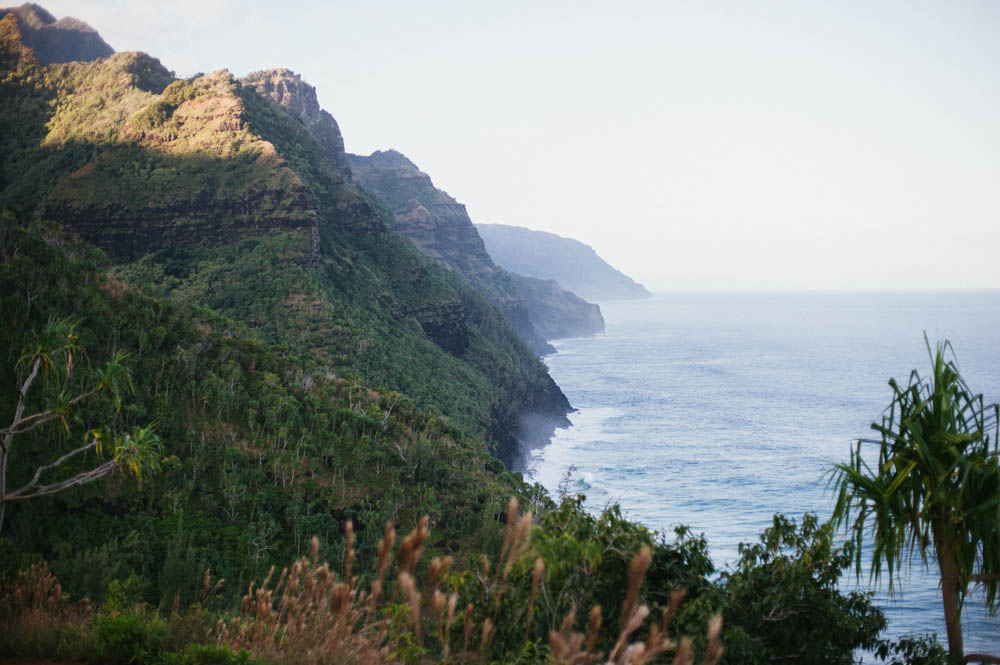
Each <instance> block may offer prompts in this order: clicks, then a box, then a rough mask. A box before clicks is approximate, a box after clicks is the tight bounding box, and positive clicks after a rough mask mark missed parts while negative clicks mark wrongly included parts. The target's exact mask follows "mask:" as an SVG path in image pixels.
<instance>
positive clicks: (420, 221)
mask: <svg viewBox="0 0 1000 665" xmlns="http://www.w3.org/2000/svg"><path fill="white" fill-rule="evenodd" d="M348 161H349V163H350V165H351V170H352V172H353V174H354V179H355V181H356V182H358V183H359V184H360V185H362V186H363V187H365V188H367V189H369V190H370V191H372V192H373V193H374V194H376V195H377V196H378V197H379V198H380V199H382V200H383V201H384V202H385V203H386V204H387V205H388V206H389V207H390V209H391V210H392V212H393V214H394V216H395V222H396V228H397V230H398V231H399V232H400V233H402V234H403V235H404V236H406V237H407V238H409V239H410V241H411V242H413V244H414V245H416V246H417V248H418V249H419V250H420V251H421V252H423V253H424V255H425V256H427V257H429V258H431V259H433V260H434V261H435V262H437V263H438V264H440V265H442V266H445V267H447V268H449V269H451V270H454V271H456V272H457V273H459V274H460V275H462V276H463V277H465V278H466V279H467V280H469V282H470V283H471V284H472V285H473V286H474V287H475V288H476V289H478V290H479V291H480V292H481V293H482V294H483V295H485V296H486V297H487V298H488V299H489V300H490V301H491V302H493V303H494V304H495V305H496V306H497V307H498V308H499V309H500V310H501V311H502V312H503V313H504V314H505V315H506V316H507V318H508V320H509V321H510V322H511V325H513V326H514V329H515V330H517V331H518V334H520V335H521V337H522V338H523V339H524V340H525V341H526V342H528V344H529V346H531V347H532V348H534V349H536V350H537V351H538V352H539V353H548V352H551V351H552V347H551V346H550V345H548V344H547V343H546V342H545V341H544V340H546V339H554V338H556V337H571V336H583V335H592V334H594V333H595V332H601V331H603V330H604V323H603V319H601V317H600V312H599V311H597V317H596V319H595V318H594V316H593V314H594V309H595V307H596V306H594V305H590V304H588V303H585V302H583V301H582V300H580V299H579V298H575V297H569V296H572V294H567V293H566V292H565V291H562V290H561V289H560V290H559V292H556V291H552V290H551V289H550V290H548V291H546V290H545V289H538V288H535V286H534V285H532V286H531V288H522V285H527V283H526V282H523V280H518V279H517V276H516V275H512V274H510V273H508V272H506V271H505V270H503V269H502V268H500V267H499V266H497V265H496V264H495V263H494V262H493V260H492V259H491V258H490V256H489V254H488V253H487V252H486V247H485V246H484V244H483V241H482V238H480V237H479V234H478V233H477V232H476V229H475V227H474V226H473V224H472V221H471V220H470V219H469V214H468V212H466V209H465V206H464V205H462V204H461V203H459V202H458V201H456V200H455V199H453V198H452V197H451V196H449V195H448V194H447V193H446V192H444V191H442V190H440V189H437V188H436V187H435V186H434V184H433V182H432V181H431V178H430V176H428V175H427V174H426V173H424V172H422V171H421V170H420V169H419V168H417V166H416V164H414V163H413V162H411V161H410V160H409V159H407V158H406V157H405V156H404V155H402V154H401V153H399V152H396V151H395V150H387V151H384V152H382V151H378V152H375V153H372V154H371V155H369V156H367V157H363V156H358V155H348ZM542 294H544V298H539V297H538V296H540V295H542ZM595 321H600V324H599V325H595ZM540 324H541V325H540ZM581 324H582V325H581ZM550 333H553V334H550Z"/></svg>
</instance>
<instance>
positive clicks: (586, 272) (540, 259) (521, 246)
mask: <svg viewBox="0 0 1000 665" xmlns="http://www.w3.org/2000/svg"><path fill="white" fill-rule="evenodd" d="M476 229H477V230H478V231H479V235H480V236H481V237H482V239H483V242H485V243H486V251H488V252H489V253H490V256H491V257H493V260H494V261H496V262H497V264H498V265H500V266H503V268H504V269H505V270H509V271H511V272H513V273H517V274H519V275H527V276H528V277H535V278H537V279H555V280H557V281H558V282H559V284H560V285H562V286H563V288H566V289H569V290H570V291H572V292H573V293H575V294H577V295H578V296H580V297H581V298H585V299H587V300H590V301H594V302H601V301H603V300H630V299H634V298H648V297H650V293H649V291H647V290H646V289H645V287H643V286H642V284H639V283H637V282H635V281H634V280H632V279H631V278H630V277H628V276H627V275H625V274H623V273H621V272H620V271H618V270H616V269H614V268H612V267H611V266H610V265H608V264H607V262H605V261H604V259H602V258H601V257H599V256H598V255H597V252H595V251H594V249H593V248H592V247H590V246H589V245H585V244H583V243H582V242H580V241H578V240H573V239H572V238H564V237H562V236H558V235H556V234H554V233H546V232H544V231H532V230H531V229H526V228H523V227H520V226H506V225H503V224H477V225H476Z"/></svg>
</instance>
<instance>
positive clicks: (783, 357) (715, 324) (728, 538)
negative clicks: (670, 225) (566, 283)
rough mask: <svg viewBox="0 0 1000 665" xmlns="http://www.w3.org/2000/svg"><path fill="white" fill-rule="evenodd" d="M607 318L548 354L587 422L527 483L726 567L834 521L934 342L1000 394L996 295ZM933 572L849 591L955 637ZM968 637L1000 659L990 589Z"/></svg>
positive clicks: (540, 458) (781, 299)
mask: <svg viewBox="0 0 1000 665" xmlns="http://www.w3.org/2000/svg"><path fill="white" fill-rule="evenodd" d="M601 309H602V311H603V313H604V318H605V321H606V327H607V332H606V333H605V334H604V335H601V336H598V337H594V338H585V339H568V340H561V341H557V342H556V343H555V346H556V348H557V349H558V353H557V354H554V355H551V356H548V357H547V358H546V359H545V361H546V363H547V364H548V366H549V369H550V372H551V374H552V376H553V377H554V378H555V380H556V382H557V383H558V384H559V385H560V386H561V387H562V389H563V391H564V392H565V393H566V395H567V396H568V397H569V400H570V402H571V403H572V404H573V406H574V407H576V408H577V409H578V411H577V412H576V413H573V414H571V415H570V420H571V422H572V427H570V428H568V429H563V430H558V431H557V433H556V435H555V436H554V437H553V439H552V441H551V443H550V444H549V445H548V446H546V447H545V448H542V449H539V450H536V451H534V453H533V455H532V457H531V459H530V460H529V462H528V475H530V476H531V477H532V478H533V479H534V480H536V481H538V482H540V483H542V484H543V485H544V486H545V487H547V488H548V489H549V490H550V491H551V492H553V493H555V492H556V491H557V488H558V486H559V484H560V481H563V482H564V483H565V482H568V485H567V489H568V491H569V492H570V493H571V494H575V493H582V494H585V495H586V496H587V505H588V507H589V508H591V509H593V510H595V511H599V510H600V509H601V508H603V507H604V506H605V505H607V504H610V503H619V504H620V505H621V506H622V508H623V509H624V510H625V512H626V513H627V514H628V516H629V517H630V518H632V519H634V520H637V521H639V522H641V523H643V524H645V525H647V526H649V527H650V528H653V529H657V530H662V531H666V532H667V533H668V534H669V533H670V532H671V530H672V528H673V527H674V526H676V525H688V526H690V527H691V528H692V530H693V531H694V532H695V533H703V534H704V535H705V537H706V538H707V540H708V543H709V546H710V551H711V554H712V559H713V561H714V562H715V565H716V568H717V569H719V570H725V568H726V566H727V565H731V564H733V563H735V561H736V559H737V548H738V545H739V543H741V542H755V541H756V540H757V538H758V536H759V534H760V533H761V532H762V531H763V530H764V529H765V528H766V527H768V526H769V525H770V523H771V520H772V516H773V515H774V513H776V512H780V513H784V514H786V515H787V516H789V517H796V518H797V519H801V516H802V514H803V513H805V512H815V513H817V514H818V515H819V516H820V517H821V518H822V519H827V518H829V516H830V514H831V512H832V509H833V504H834V497H833V491H832V490H831V489H829V488H828V485H827V473H828V471H829V469H830V467H831V466H832V465H833V464H835V463H837V462H846V461H848V460H849V456H850V449H851V446H852V442H853V441H855V440H856V439H858V438H864V437H870V436H871V435H872V434H874V433H873V432H871V430H870V425H871V423H872V422H874V421H877V420H879V417H880V415H881V413H882V410H883V409H884V408H885V407H886V406H887V405H888V404H889V402H890V400H891V398H892V392H891V389H890V388H889V386H888V384H887V382H888V380H889V378H890V377H896V378H897V379H899V380H900V382H904V383H905V381H906V380H907V378H908V377H909V374H910V372H911V371H912V370H913V369H918V370H920V371H921V373H922V374H926V373H927V372H928V371H929V368H930V360H929V358H928V353H927V347H926V345H925V342H924V332H925V331H926V333H927V336H928V337H929V338H930V340H931V343H932V344H933V343H934V342H935V341H936V340H938V339H945V338H947V339H948V340H950V341H951V342H952V345H953V346H954V349H955V352H956V357H957V360H958V366H959V369H960V371H961V372H962V375H963V377H964V378H965V380H966V382H967V383H968V384H969V386H970V387H971V388H972V389H973V390H975V391H977V392H981V393H983V394H984V396H985V398H986V400H987V402H995V401H1000V292H997V291H980V292H951V291H949V292H892V293H889V292H885V293H837V292H813V293H667V294H658V295H657V296H655V297H654V298H652V299H648V300H636V301H624V302H609V303H602V304H601ZM998 528H1000V525H998ZM844 537H845V538H846V535H845V536H844ZM931 565H932V569H931V570H929V571H925V570H924V568H923V564H921V563H920V560H919V558H917V559H916V561H915V563H914V564H913V565H912V568H911V570H910V571H909V572H906V573H904V576H903V579H902V585H901V587H900V589H898V590H896V592H895V594H894V596H893V597H892V598H889V597H888V596H887V593H886V592H887V588H886V584H885V582H882V583H881V584H880V585H878V586H869V581H868V578H867V576H863V577H862V579H861V581H860V584H859V583H858V582H857V581H856V580H855V577H854V574H853V571H852V572H851V573H850V574H849V575H847V576H845V578H844V585H845V586H851V587H853V586H854V585H855V584H859V585H860V586H861V587H862V588H871V589H872V590H873V591H876V592H877V599H878V603H879V604H880V605H881V606H883V607H884V609H885V610H886V614H887V616H888V618H889V630H888V635H890V636H894V637H895V636H899V635H904V634H915V633H925V632H936V633H938V636H939V639H940V640H941V642H942V643H945V641H946V640H945V637H944V635H945V631H944V621H943V614H942V610H941V600H940V595H939V590H938V587H937V571H936V567H934V564H933V563H932V564H931ZM963 627H964V630H965V642H966V649H967V650H968V651H970V652H971V651H987V652H992V651H997V650H998V646H1000V621H998V620H997V618H995V617H989V616H987V614H986V612H985V611H984V609H983V602H982V597H981V596H980V595H978V594H976V593H973V594H972V595H971V596H970V597H969V598H968V599H967V601H966V606H965V612H964V619H963Z"/></svg>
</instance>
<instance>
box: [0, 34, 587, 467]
mask: <svg viewBox="0 0 1000 665" xmlns="http://www.w3.org/2000/svg"><path fill="white" fill-rule="evenodd" d="M0 23H2V24H3V35H4V39H3V42H2V43H0V57H2V58H3V59H4V62H5V63H10V64H9V65H8V69H9V70H10V72H9V75H8V76H7V77H6V79H5V80H4V81H3V82H2V83H0V85H2V92H3V95H2V101H0V126H2V127H3V128H4V129H5V130H7V131H4V132H3V133H2V136H0V144H2V147H3V149H4V150H5V153H6V154H7V155H8V157H9V158H8V159H6V160H5V162H4V165H3V167H2V170H0V205H12V206H15V207H18V208H21V209H23V210H26V211H28V212H31V211H36V212H38V213H40V214H41V215H42V217H43V218H44V219H46V220H49V221H54V222H58V223H60V224H63V225H65V226H66V227H67V228H68V229H70V230H72V231H74V232H75V233H78V234H79V235H80V236H81V237H82V238H84V239H86V240H88V241H91V242H95V243H96V244H98V245H99V246H101V247H102V248H103V249H105V251H107V253H108V255H109V256H110V257H111V258H112V259H113V260H114V261H116V262H117V263H118V266H116V268H115V271H116V274H117V275H118V276H119V277H120V278H123V279H125V280H126V281H129V282H130V283H132V284H134V285H135V286H138V287H140V288H142V289H145V290H148V291H150V292H151V293H153V294H155V295H158V296H161V297H170V298H183V299H188V300H192V301H194V302H198V303H200V304H203V305H205V306H208V307H210V308H212V309H214V310H216V311H217V312H219V313H220V314H223V315H225V316H228V317H230V318H232V319H234V320H237V321H240V322H242V323H243V324H244V325H246V326H247V327H248V329H249V330H251V331H252V332H253V334H254V335H256V336H258V337H259V338H260V339H262V340H264V341H266V342H268V343H273V344H294V345H295V346H296V347H299V348H302V349H304V350H306V351H308V352H310V353H313V354H315V355H316V356H317V357H318V358H320V359H322V360H323V362H325V363H327V364H328V366H329V367H330V369H331V371H334V372H336V373H337V374H339V375H344V374H348V373H350V372H360V373H361V375H362V376H363V377H365V378H366V379H367V380H369V381H370V382H372V383H373V384H374V385H376V386H380V387H385V388H387V389H391V390H396V391H400V392H402V393H404V394H407V395H408V396H410V397H411V398H413V399H414V400H415V402H416V403H417V405H418V406H420V407H422V408H433V409H436V410H437V411H438V412H439V413H442V414H443V415H446V416H448V417H449V418H452V419H453V421H454V422H455V423H456V424H457V425H458V426H460V427H461V428H462V429H463V430H464V431H465V432H466V433H469V434H472V435H475V436H482V437H485V438H486V439H487V440H489V441H490V442H491V444H492V446H493V450H494V452H495V453H496V454H498V455H499V456H500V457H502V458H503V459H504V460H506V461H507V462H508V463H510V462H512V460H514V459H516V457H517V455H518V452H517V451H518V446H519V444H518V436H519V424H518V423H519V420H520V415H521V413H522V412H531V413H536V412H540V413H543V414H546V415H547V417H550V418H552V419H553V421H554V422H558V423H564V422H565V413H566V412H568V411H569V410H570V408H571V407H570V405H569V403H568V401H567V400H566V398H565V396H564V395H563V394H562V392H561V391H560V390H559V388H558V386H556V385H555V382H554V381H552V379H551V377H550V376H548V373H547V370H546V369H545V367H544V365H543V364H542V363H541V362H540V361H539V360H538V359H537V357H535V355H534V354H533V353H532V352H531V351H529V350H528V349H527V348H526V347H524V346H523V345H522V344H521V343H520V342H519V340H518V339H517V337H516V335H515V333H514V331H513V330H511V329H510V328H509V326H508V324H507V322H506V321H505V320H504V319H503V317H502V316H501V315H500V314H499V312H496V311H495V310H493V309H492V308H491V307H490V306H489V305H488V304H487V303H486V301H485V300H483V299H482V298H481V297H480V296H479V295H478V294H477V293H475V292H474V291H473V290H472V289H471V288H470V287H468V285H467V284H465V283H464V281H463V280H461V279H459V278H458V277H457V275H449V274H448V272H447V271H445V270H443V269H442V268H439V267H437V266H434V265H432V264H430V263H429V262H427V260H426V259H424V258H423V256H422V255H421V254H420V253H419V252H417V251H416V250H415V249H414V248H413V247H412V245H411V244H410V243H409V242H408V241H406V240H405V239H404V238H402V237H401V236H399V235H398V234H396V233H395V232H394V231H393V229H392V222H391V220H389V219H387V213H386V212H385V211H384V210H382V209H380V208H379V207H378V206H377V205H376V204H375V203H373V202H372V201H371V200H370V199H369V198H368V197H367V196H366V195H365V194H364V193H363V192H361V191H360V190H358V188H357V187H356V186H355V185H354V184H353V183H352V182H351V181H350V180H349V179H348V178H346V177H345V176H344V173H343V172H342V171H340V170H338V168H337V161H336V155H335V154H331V150H332V151H334V152H335V151H336V150H337V144H336V136H339V130H338V131H337V134H336V136H335V135H334V134H333V130H334V128H335V127H336V125H335V121H333V120H332V116H324V115H323V114H322V113H319V114H316V116H315V117H316V118H318V121H319V123H320V124H319V125H316V124H315V123H314V127H313V128H311V127H310V126H309V125H308V123H307V122H306V121H305V120H304V119H303V118H302V117H301V115H300V114H299V113H298V111H301V110H303V109H304V110H306V111H310V110H311V111H315V109H316V108H318V106H316V107H310V108H307V107H302V108H301V109H296V108H288V107H287V105H282V103H281V102H282V99H281V98H279V99H275V98H274V96H273V95H271V94H267V95H262V94H261V93H260V92H258V89H257V86H258V85H261V84H262V82H263V83H265V84H268V85H270V83H274V82H275V80H276V79H277V80H278V82H279V83H281V85H272V86H271V87H272V90H271V92H278V91H282V90H284V92H288V90H289V86H288V85H285V84H286V83H294V84H295V85H296V86H298V90H297V93H298V94H299V96H300V97H301V96H302V95H308V94H309V93H310V92H311V94H312V95H314V94H315V93H314V89H312V88H311V86H308V85H307V84H304V83H302V84H301V85H300V86H299V83H300V82H301V79H298V78H297V77H296V76H295V75H294V74H292V73H291V72H290V71H289V70H271V71H272V72H277V73H273V74H271V75H267V76H266V77H257V79H254V78H251V79H249V80H248V81H246V82H244V81H241V80H239V79H236V78H235V77H233V76H232V74H230V73H229V72H228V71H226V70H220V71H218V72H214V73H212V74H206V75H199V76H196V77H192V78H190V79H176V78H175V77H174V76H173V75H172V73H171V72H169V71H168V70H166V68H164V67H163V66H162V65H161V64H160V63H159V61H158V60H156V59H155V58H152V57H150V56H148V55H146V54H143V53H118V54H114V55H112V56H110V57H108V58H105V59H98V60H95V61H92V62H90V63H82V62H71V63H66V64H53V65H45V64H43V63H40V62H38V61H37V60H36V59H33V58H32V57H31V52H30V50H25V47H23V44H22V43H21V39H20V29H19V26H18V25H17V22H16V19H14V18H12V17H11V16H7V17H4V19H3V20H2V21H0ZM262 79H263V81H262ZM268 82H270V83H268ZM266 87H267V86H266V85H265V88H266ZM265 91H266V92H267V90H265ZM283 95H284V93H283ZM292 96H293V97H294V95H292ZM289 101H290V100H289ZM327 118H328V120H327ZM317 126H319V127H320V129H323V128H324V127H325V129H326V130H329V131H328V132H327V134H326V135H325V136H320V137H317V136H316V134H315V133H314V130H315V127H317ZM316 131H320V130H316Z"/></svg>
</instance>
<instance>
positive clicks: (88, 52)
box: [0, 2, 115, 64]
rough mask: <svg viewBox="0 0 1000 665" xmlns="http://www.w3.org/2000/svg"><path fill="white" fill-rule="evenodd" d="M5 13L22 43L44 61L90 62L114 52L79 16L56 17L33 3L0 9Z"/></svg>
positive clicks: (2, 16)
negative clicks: (11, 20)
mask: <svg viewBox="0 0 1000 665" xmlns="http://www.w3.org/2000/svg"><path fill="white" fill-rule="evenodd" d="M7 15H13V16H14V17H15V18H16V19H17V22H18V26H19V28H20V32H21V38H22V40H23V42H24V44H25V45H26V46H28V47H30V48H31V50H32V51H34V52H35V57H37V58H38V60H40V61H41V62H43V63H45V64H53V63H60V62H74V61H81V62H90V61H91V60H97V59H98V58H107V57H109V56H111V55H112V54H114V52H115V50H114V49H113V48H111V47H110V46H108V44H107V42H105V41H104V40H103V39H101V36H100V35H99V34H97V31H96V30H94V29H93V28H91V27H90V26H89V25H87V24H86V23H84V22H83V21H81V20H80V19H76V18H72V17H68V16H66V17H63V18H61V19H58V20H56V17H55V16H53V15H52V14H50V13H49V12H48V11H46V10H45V8H43V7H41V6H40V5H36V4H35V3H31V2H26V3H24V4H23V5H20V6H18V7H8V8H5V9H0V18H4V17H6V16H7Z"/></svg>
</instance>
